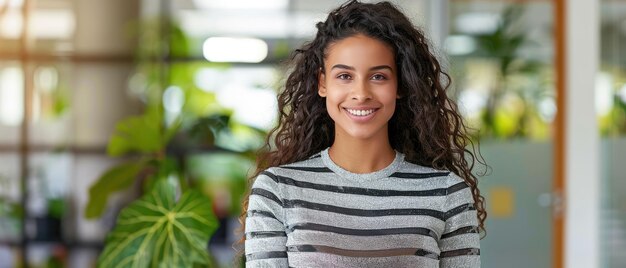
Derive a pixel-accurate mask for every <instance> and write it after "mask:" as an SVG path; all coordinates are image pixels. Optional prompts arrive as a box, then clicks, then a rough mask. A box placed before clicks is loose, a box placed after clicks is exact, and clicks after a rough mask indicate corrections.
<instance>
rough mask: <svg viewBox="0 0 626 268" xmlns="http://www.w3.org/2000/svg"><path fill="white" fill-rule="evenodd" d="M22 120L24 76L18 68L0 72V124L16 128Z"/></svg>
mask: <svg viewBox="0 0 626 268" xmlns="http://www.w3.org/2000/svg"><path fill="white" fill-rule="evenodd" d="M23 119H24V76H23V73H22V70H21V69H20V68H18V67H9V68H6V69H4V70H1V71H0V123H2V124H5V125H9V126H18V125H19V124H20V123H21V122H22V120H23Z"/></svg>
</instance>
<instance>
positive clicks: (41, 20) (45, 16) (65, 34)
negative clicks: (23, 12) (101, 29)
mask: <svg viewBox="0 0 626 268" xmlns="http://www.w3.org/2000/svg"><path fill="white" fill-rule="evenodd" d="M29 27H30V29H29V31H30V32H31V33H32V34H33V36H34V37H35V38H38V39H68V38H71V37H72V36H73V35H74V31H75V29H76V18H75V16H74V13H73V12H72V11H71V10H69V9H55V10H35V11H34V12H33V18H32V20H31V21H30V23H29Z"/></svg>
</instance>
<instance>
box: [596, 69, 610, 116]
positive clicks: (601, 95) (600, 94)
mask: <svg viewBox="0 0 626 268" xmlns="http://www.w3.org/2000/svg"><path fill="white" fill-rule="evenodd" d="M611 85H613V78H612V77H611V75H609V74H607V73H600V74H598V76H597V77H596V90H595V93H596V94H595V95H596V102H595V105H596V114H597V115H606V114H608V113H609V112H610V111H611V109H612V108H613V88H612V86H611Z"/></svg>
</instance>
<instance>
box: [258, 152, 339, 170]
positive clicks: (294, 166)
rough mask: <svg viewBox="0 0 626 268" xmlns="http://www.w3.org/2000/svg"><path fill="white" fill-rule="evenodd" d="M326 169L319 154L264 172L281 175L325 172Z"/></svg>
mask: <svg viewBox="0 0 626 268" xmlns="http://www.w3.org/2000/svg"><path fill="white" fill-rule="evenodd" d="M327 169H328V168H327V167H326V166H325V165H324V162H323V161H322V157H321V153H315V154H313V155H311V156H308V157H307V158H305V159H304V160H300V161H296V162H292V163H288V164H283V165H280V166H276V167H270V168H268V169H266V170H265V171H266V172H269V173H272V174H275V175H279V173H283V172H285V171H288V172H293V171H308V172H315V171H318V172H326V171H328V170H327Z"/></svg>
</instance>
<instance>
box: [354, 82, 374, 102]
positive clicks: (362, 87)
mask: <svg viewBox="0 0 626 268" xmlns="http://www.w3.org/2000/svg"><path fill="white" fill-rule="evenodd" d="M350 93H351V97H352V99H353V100H368V99H371V98H372V92H371V91H370V88H369V86H368V84H367V82H365V81H359V82H357V83H354V87H353V88H352V91H351V92H350Z"/></svg>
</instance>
